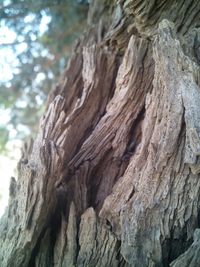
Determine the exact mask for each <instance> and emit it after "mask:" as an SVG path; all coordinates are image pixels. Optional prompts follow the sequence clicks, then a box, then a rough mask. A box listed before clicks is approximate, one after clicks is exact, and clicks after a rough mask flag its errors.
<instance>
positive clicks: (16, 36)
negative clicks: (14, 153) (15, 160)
mask: <svg viewBox="0 0 200 267" xmlns="http://www.w3.org/2000/svg"><path fill="white" fill-rule="evenodd" d="M87 10H88V5H87V1H80V0H79V1H78V0H1V1H0V29H5V32H6V33H5V38H1V40H3V42H1V43H0V52H1V54H2V55H4V57H5V59H4V61H3V62H2V61H1V63H0V71H1V69H2V70H3V71H4V72H5V74H4V77H2V78H1V81H0V112H3V111H4V110H5V109H10V110H11V112H10V120H9V122H8V123H7V126H8V125H9V126H10V128H13V129H17V127H18V125H24V126H26V127H27V129H30V130H31V132H35V131H36V129H37V124H38V121H39V117H40V116H41V112H42V109H43V103H44V101H45V99H46V96H47V94H48V92H49V91H50V90H51V88H52V86H53V85H54V84H55V81H56V79H57V78H58V77H59V75H60V73H61V72H62V71H63V69H64V67H65V66H66V64H67V60H68V58H69V55H70V51H71V50H70V49H71V45H72V44H73V42H74V40H75V39H76V38H77V37H78V36H79V35H80V33H82V32H83V30H84V27H85V25H86V16H87ZM0 37H1V36H0ZM5 61H7V62H5ZM5 65H9V68H8V71H5ZM11 126H12V127H11ZM0 127H1V128H0V150H2V149H4V148H5V143H6V142H7V141H8V139H9V133H8V129H5V125H4V126H3V125H1V126H0ZM17 130H18V129H17ZM22 132H23V131H22ZM22 132H21V136H23V134H22ZM28 132H29V131H28V130H27V131H24V136H25V135H26V133H28ZM16 138H17V136H16Z"/></svg>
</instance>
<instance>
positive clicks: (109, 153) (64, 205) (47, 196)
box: [0, 0, 200, 267]
mask: <svg viewBox="0 0 200 267" xmlns="http://www.w3.org/2000/svg"><path fill="white" fill-rule="evenodd" d="M199 85H200V5H199V1H198V0H193V1H192V0H190V1H189V0H185V1H183V0H180V1H175V0H162V1H156V0H154V1H153V0H145V1H139V0H126V1H124V0H123V1H106V0H104V1H102V0H96V1H94V2H92V3H91V6H90V10H89V15H88V29H87V32H86V33H85V34H84V36H83V37H82V38H81V40H79V41H78V42H77V44H76V46H75V48H74V53H73V55H72V58H71V60H70V62H69V65H68V68H67V69H66V71H65V73H64V74H63V76H62V78H61V80H60V82H59V84H58V85H57V86H56V88H55V90H54V91H52V93H51V94H50V96H49V99H48V102H47V107H46V112H45V114H44V116H43V117H42V119H41V122H40V127H39V132H38V136H37V138H36V140H35V141H34V144H33V147H32V146H30V147H29V146H26V149H25V150H24V152H23V155H22V159H21V160H20V162H19V164H18V170H19V174H18V179H17V181H16V180H15V179H14V178H12V180H11V184H10V199H9V206H8V209H7V211H6V212H5V214H4V216H3V218H2V219H1V229H0V233H1V239H0V261H1V266H2V267H5V266H6V267H11V266H12V267H13V266H15V267H23V266H24V267H26V266H30V267H32V266H37V267H42V266H44V267H47V266H48V267H49V266H50V267H51V266H57V267H64V266H67V267H72V266H85V267H86V266H87V267H94V266H98V267H108V266H113V267H115V266H120V267H122V266H124V267H128V266H133V267H134V266H135V267H139V266H141V267H158V266H162V267H165V266H172V267H179V266H181V267H184V266H185V267H186V266H187V267H198V266H200V235H199V231H200V230H198V229H197V228H198V227H199V225H200V221H199V214H200V213H199V212H200V157H199V155H200V109H199V105H200V87H199ZM195 229H196V230H195ZM193 234H194V242H193ZM192 242H193V243H192Z"/></svg>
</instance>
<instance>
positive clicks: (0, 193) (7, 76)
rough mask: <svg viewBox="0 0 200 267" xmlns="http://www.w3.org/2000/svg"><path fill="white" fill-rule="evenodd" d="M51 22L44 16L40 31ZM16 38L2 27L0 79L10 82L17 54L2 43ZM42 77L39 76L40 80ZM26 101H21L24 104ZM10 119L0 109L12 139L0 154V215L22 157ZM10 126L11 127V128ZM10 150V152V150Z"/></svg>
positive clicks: (21, 47) (1, 120) (0, 120)
mask: <svg viewBox="0 0 200 267" xmlns="http://www.w3.org/2000/svg"><path fill="white" fill-rule="evenodd" d="M31 19H32V17H31V16H27V17H25V19H24V20H25V22H28V21H29V20H31ZM49 22H50V17H48V16H45V15H44V16H43V18H42V20H41V24H40V32H41V34H42V33H44V32H45V31H46V29H47V25H48V23H49ZM15 38H16V33H15V32H13V31H12V30H11V29H9V28H8V27H0V81H6V82H9V80H11V79H12V73H13V71H14V69H15V66H16V64H17V59H16V55H15V54H14V52H13V49H12V47H10V46H1V45H2V44H6V43H12V42H13V41H14V40H15ZM17 49H18V51H17V53H18V52H20V51H23V50H24V49H26V44H23V43H22V44H21V45H18V46H17ZM40 79H42V77H38V82H39V81H40ZM23 104H25V103H21V105H22V106H23ZM9 120H10V110H9V109H7V110H5V109H0V126H3V125H7V127H8V130H9V137H10V138H11V139H12V140H10V141H9V142H8V144H7V148H8V155H7V156H6V155H0V217H1V216H2V215H3V213H4V210H5V208H6V206H7V204H8V195H9V193H8V192H9V183H10V177H11V176H14V177H15V178H16V179H17V172H16V166H17V162H18V161H19V159H20V148H21V145H22V141H21V140H17V139H15V136H16V135H17V132H16V129H13V128H12V127H10V126H9V125H8V122H9ZM9 127H10V128H9ZM24 130H26V129H24ZM9 151H10V152H9Z"/></svg>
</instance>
